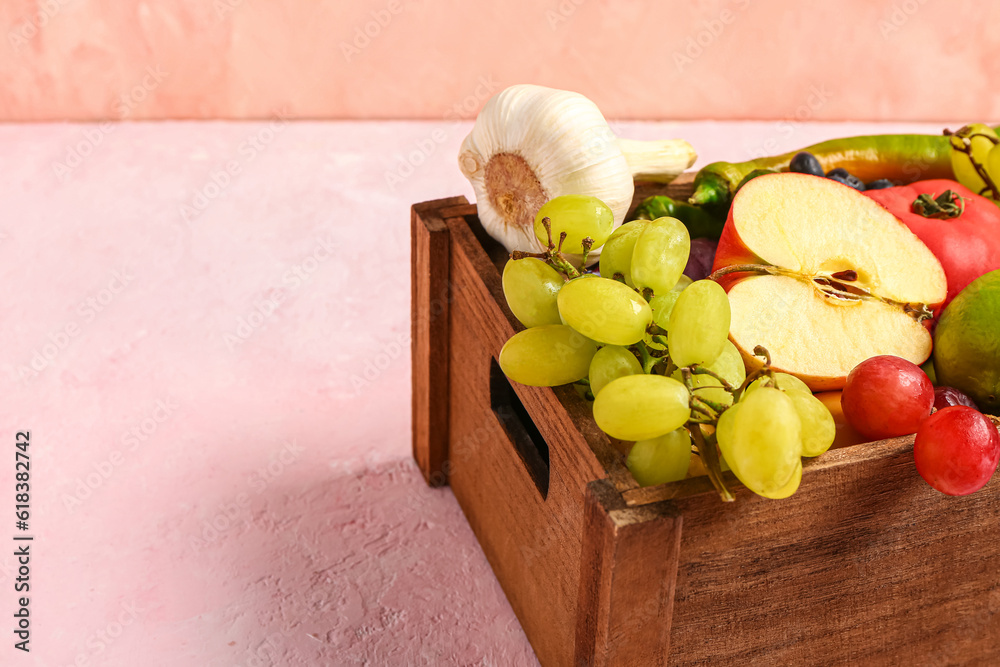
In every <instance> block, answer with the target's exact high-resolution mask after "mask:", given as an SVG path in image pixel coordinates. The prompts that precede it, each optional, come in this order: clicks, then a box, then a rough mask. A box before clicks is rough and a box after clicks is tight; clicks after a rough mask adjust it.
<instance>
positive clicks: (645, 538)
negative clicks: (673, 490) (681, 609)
mask: <svg viewBox="0 0 1000 667" xmlns="http://www.w3.org/2000/svg"><path fill="white" fill-rule="evenodd" d="M680 544H681V517H680V514H678V512H677V511H676V509H675V508H674V507H673V506H671V505H669V504H666V503H661V504H659V505H646V506H644V507H641V508H630V507H627V506H626V505H625V503H624V502H623V500H622V498H621V495H620V494H619V493H618V491H617V490H616V489H615V487H614V485H613V484H612V483H611V482H610V481H608V480H603V481H597V482H591V484H590V485H589V486H588V487H587V498H586V519H585V523H584V537H583V550H582V556H581V568H580V603H579V610H580V611H579V613H578V615H577V626H576V627H577V632H576V664H577V665H593V666H595V667H614V666H615V665H649V666H651V667H652V666H657V665H666V664H667V660H668V654H669V643H670V629H671V617H672V613H673V602H674V586H675V584H676V576H677V565H678V558H679V555H680Z"/></svg>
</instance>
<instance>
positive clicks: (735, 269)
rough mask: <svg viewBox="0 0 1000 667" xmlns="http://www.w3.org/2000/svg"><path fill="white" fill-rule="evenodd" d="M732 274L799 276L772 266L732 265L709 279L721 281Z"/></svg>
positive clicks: (723, 268)
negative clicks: (720, 279)
mask: <svg viewBox="0 0 1000 667" xmlns="http://www.w3.org/2000/svg"><path fill="white" fill-rule="evenodd" d="M730 273H766V274H768V275H771V276H783V275H797V274H794V273H792V272H791V271H784V270H782V269H779V268H778V267H776V266H771V265H770V264H730V265H729V266H724V267H722V268H721V269H719V270H718V271H716V272H714V273H713V274H712V275H710V276H709V277H708V279H709V280H714V281H716V282H718V281H719V278H721V277H722V276H727V275H729V274H730Z"/></svg>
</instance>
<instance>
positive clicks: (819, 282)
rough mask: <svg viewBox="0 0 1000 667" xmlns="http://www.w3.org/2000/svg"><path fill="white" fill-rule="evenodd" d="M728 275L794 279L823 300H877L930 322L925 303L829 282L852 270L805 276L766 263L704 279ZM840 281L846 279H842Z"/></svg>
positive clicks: (728, 269) (729, 268)
mask: <svg viewBox="0 0 1000 667" xmlns="http://www.w3.org/2000/svg"><path fill="white" fill-rule="evenodd" d="M730 273H762V274H767V275H770V276H788V277H790V278H796V279H797V280H804V281H808V282H810V283H812V285H813V287H814V288H815V289H816V290H818V291H819V292H820V293H821V294H822V295H823V296H825V297H828V298H833V299H842V300H844V301H881V302H882V303H884V304H886V305H889V306H896V307H898V308H901V309H902V310H903V312H904V313H906V314H907V315H909V316H910V317H912V318H913V319H915V320H916V321H917V322H923V321H924V320H927V319H930V318H931V317H933V316H934V314H933V313H932V312H931V311H930V309H929V308H928V307H927V306H926V305H925V304H922V303H904V302H902V301H894V300H892V299H887V298H885V297H883V296H877V295H875V294H872V293H871V292H869V291H868V290H867V289H865V288H863V287H859V286H857V285H845V284H844V283H841V282H838V281H836V280H833V279H832V278H833V277H834V276H850V274H851V273H854V275H855V277H856V276H857V273H856V272H854V271H838V272H836V273H834V274H817V275H815V276H805V275H802V274H801V273H796V272H794V271H789V270H788V269H783V268H781V267H778V266H771V265H769V264H731V265H729V266H724V267H722V268H721V269H719V270H718V271H716V272H714V273H713V274H712V275H710V276H709V277H708V279H709V280H714V281H716V282H718V280H719V278H721V277H722V276H725V275H729V274H730ZM844 279H845V280H846V278H844Z"/></svg>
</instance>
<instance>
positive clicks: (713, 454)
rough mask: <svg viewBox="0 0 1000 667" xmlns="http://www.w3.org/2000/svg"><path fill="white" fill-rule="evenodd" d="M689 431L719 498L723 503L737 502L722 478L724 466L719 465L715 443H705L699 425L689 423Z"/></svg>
mask: <svg viewBox="0 0 1000 667" xmlns="http://www.w3.org/2000/svg"><path fill="white" fill-rule="evenodd" d="M687 430H688V433H690V434H691V439H692V440H694V443H695V445H696V446H697V447H698V456H700V457H701V460H702V461H704V463H705V469H706V470H708V478H709V479H710V480H712V486H714V487H715V490H716V491H718V492H719V497H720V498H722V500H723V502H727V503H731V502H733V501H734V500H736V498H735V496H733V494H732V492H731V491H730V490H729V489H728V488H727V487H726V482H725V480H723V478H722V464H721V463H719V452H718V451H716V449H715V443H714V442H712V443H706V442H705V436H704V435H702V433H701V427H700V426H698V425H697V424H690V423H689V424H688V426H687Z"/></svg>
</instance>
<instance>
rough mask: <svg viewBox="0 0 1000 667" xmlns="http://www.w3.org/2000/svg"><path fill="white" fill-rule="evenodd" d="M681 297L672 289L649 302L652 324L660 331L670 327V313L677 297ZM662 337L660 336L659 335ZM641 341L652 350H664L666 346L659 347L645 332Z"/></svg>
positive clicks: (651, 336)
mask: <svg viewBox="0 0 1000 667" xmlns="http://www.w3.org/2000/svg"><path fill="white" fill-rule="evenodd" d="M680 295H681V292H680V290H676V289H672V290H669V291H667V292H663V293H662V294H657V295H656V296H654V297H653V298H652V299H650V300H649V308H650V310H652V311H653V324H655V325H656V326H658V327H660V328H661V329H664V330H666V329H668V328H669V325H670V313H671V312H672V311H673V309H674V304H675V303H677V297H679V296H680ZM660 335H661V337H662V334H660ZM642 339H643V341H645V343H646V346H647V347H649V348H651V349H654V350H665V349H667V346H666V345H661V344H659V343H658V342H656V341H655V340H653V335H652V334H650V333H649V332H646V333H644V334H643V335H642Z"/></svg>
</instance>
